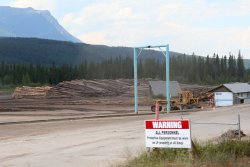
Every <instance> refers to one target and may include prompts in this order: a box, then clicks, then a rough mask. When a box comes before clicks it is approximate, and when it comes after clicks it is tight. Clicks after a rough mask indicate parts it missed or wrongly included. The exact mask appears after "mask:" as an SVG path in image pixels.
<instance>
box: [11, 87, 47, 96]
mask: <svg viewBox="0 0 250 167" xmlns="http://www.w3.org/2000/svg"><path fill="white" fill-rule="evenodd" d="M50 89H51V87H49V86H43V87H29V86H22V87H17V88H16V89H15V91H14V93H13V94H12V98H14V99H20V98H45V97H46V94H47V92H48V90H50Z"/></svg>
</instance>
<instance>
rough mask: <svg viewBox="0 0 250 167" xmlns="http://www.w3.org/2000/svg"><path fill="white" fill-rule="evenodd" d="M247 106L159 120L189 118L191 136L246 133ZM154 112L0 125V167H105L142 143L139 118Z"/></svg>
mask: <svg viewBox="0 0 250 167" xmlns="http://www.w3.org/2000/svg"><path fill="white" fill-rule="evenodd" d="M249 112H250V105H240V106H234V107H230V108H229V107H227V108H219V109H216V110H210V111H202V112H193V113H173V114H164V115H162V116H161V118H162V119H164V118H166V119H180V118H181V117H182V118H184V119H190V120H191V121H192V122H193V123H192V136H193V137H194V138H197V139H201V140H206V139H211V138H213V137H216V136H218V135H220V134H221V133H222V132H224V131H226V130H227V129H230V128H231V129H232V128H236V127H235V126H232V125H231V126H225V125H216V124H215V125H211V124H195V123H202V122H207V123H213V122H214V123H216V122H220V123H236V122H237V114H238V113H240V115H241V126H242V129H243V131H244V132H245V133H247V134H250V114H249ZM152 117H153V116H134V117H119V118H102V119H91V120H76V121H61V122H49V123H32V124H22V125H3V126H0V132H1V133H0V153H1V154H0V166H1V167H7V166H8V167H12V166H13V167H26V166H27V167H30V166H32V167H50V166H51V167H53V166H60V167H95V166H97V167H98V166H100V167H105V166H109V165H110V164H115V163H118V162H122V161H124V160H126V159H127V158H128V157H129V156H134V155H136V154H137V153H138V152H140V151H143V150H145V147H144V144H145V143H144V120H146V119H152Z"/></svg>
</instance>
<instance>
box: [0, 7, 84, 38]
mask: <svg viewBox="0 0 250 167" xmlns="http://www.w3.org/2000/svg"><path fill="white" fill-rule="evenodd" d="M0 36H1V37H35V38H42V39H53V40H61V41H71V42H80V40H78V39H77V38H75V37H73V36H72V35H71V34H70V33H68V32H67V31H66V30H65V29H64V28H63V27H62V26H61V25H60V24H59V23H58V22H57V20H56V19H55V18H54V17H53V16H52V15H51V14H50V12H49V11H47V10H34V9H32V8H12V7H7V6H0Z"/></svg>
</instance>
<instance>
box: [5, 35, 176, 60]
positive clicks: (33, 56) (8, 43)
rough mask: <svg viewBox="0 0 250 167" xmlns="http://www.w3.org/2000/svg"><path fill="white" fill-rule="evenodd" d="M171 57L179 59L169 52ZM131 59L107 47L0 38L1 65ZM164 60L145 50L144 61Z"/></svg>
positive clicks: (120, 49) (122, 49)
mask: <svg viewBox="0 0 250 167" xmlns="http://www.w3.org/2000/svg"><path fill="white" fill-rule="evenodd" d="M170 55H180V54H179V53H174V52H171V53H170ZM127 56H129V57H132V56H133V48H128V47H108V46H104V45H89V44H84V43H71V42H63V41H54V40H45V39H36V38H0V61H4V62H6V63H15V64H16V63H28V64H29V63H31V64H42V65H51V64H52V63H54V64H55V65H63V64H67V65H78V64H80V63H81V62H82V61H84V60H87V61H88V62H96V61H101V60H105V59H107V58H110V57H127ZM152 56H153V57H155V58H157V59H161V60H163V59H164V57H163V55H162V53H161V52H158V51H154V50H147V51H144V52H143V58H148V57H152Z"/></svg>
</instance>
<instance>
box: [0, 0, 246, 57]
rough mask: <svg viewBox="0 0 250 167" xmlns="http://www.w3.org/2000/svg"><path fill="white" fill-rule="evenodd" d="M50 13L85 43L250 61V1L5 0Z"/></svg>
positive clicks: (2, 0) (2, 3) (3, 2)
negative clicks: (239, 57)
mask: <svg viewBox="0 0 250 167" xmlns="http://www.w3.org/2000/svg"><path fill="white" fill-rule="evenodd" d="M0 6H12V7H21V8H24V7H33V8H34V9H37V10H49V11H50V12H51V14H52V15H53V16H54V17H55V18H56V19H57V20H58V22H59V23H60V24H61V25H62V26H63V27H64V28H65V29H66V30H67V31H69V32H70V33H71V34H72V35H74V36H75V37H77V38H78V39H80V40H81V41H82V42H84V43H89V44H102V45H109V46H128V47H137V46H147V45H165V44H169V46H170V50H171V51H175V52H180V53H186V54H192V53H195V54H196V55H201V56H207V55H210V56H211V55H213V53H217V54H219V56H222V55H229V53H232V54H234V55H236V56H237V55H238V52H239V50H240V51H241V53H242V55H243V57H244V58H248V59H250V0H153V1H152V0H0Z"/></svg>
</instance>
